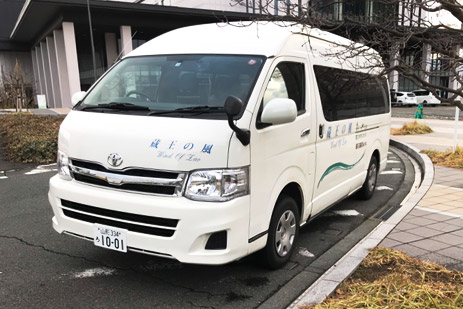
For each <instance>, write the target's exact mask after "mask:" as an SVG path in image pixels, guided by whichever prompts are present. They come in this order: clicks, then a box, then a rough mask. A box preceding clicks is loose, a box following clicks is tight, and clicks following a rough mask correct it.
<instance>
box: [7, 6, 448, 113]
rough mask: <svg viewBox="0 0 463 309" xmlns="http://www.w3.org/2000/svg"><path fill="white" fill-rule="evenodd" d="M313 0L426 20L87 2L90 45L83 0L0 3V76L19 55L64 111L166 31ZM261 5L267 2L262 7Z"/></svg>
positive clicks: (36, 85) (438, 78)
mask: <svg viewBox="0 0 463 309" xmlns="http://www.w3.org/2000/svg"><path fill="white" fill-rule="evenodd" d="M313 3H323V6H322V7H321V9H320V14H326V15H327V16H329V17H330V18H331V19H333V20H342V19H343V17H344V16H351V17H352V16H354V17H355V18H358V19H363V20H373V19H377V18H383V19H388V18H390V17H391V16H394V19H397V22H398V23H402V24H403V25H408V24H407V23H410V22H412V21H413V20H412V19H409V18H405V17H406V16H408V15H410V14H412V13H413V14H414V15H415V16H419V20H418V23H419V22H420V20H428V19H429V16H428V14H427V13H426V12H421V11H419V12H415V11H413V12H412V11H410V10H408V9H407V8H406V7H398V8H391V7H390V6H388V5H386V4H385V3H384V2H382V1H374V0H356V1H334V0H329V1H307V0H285V1H281V0H271V1H269V0H248V1H242V2H241V4H238V3H236V2H233V1H232V0H136V1H132V0H130V1H128V0H127V1H126V0H122V1H101V0H90V1H89V4H90V5H89V6H90V13H91V20H92V33H91V34H92V35H93V42H94V46H93V48H92V44H91V42H92V40H91V37H90V28H89V15H88V13H89V12H88V7H87V1H86V0H26V1H25V2H24V0H0V68H1V69H2V70H1V71H0V74H2V73H1V72H3V74H6V72H9V71H11V70H12V68H13V67H14V65H15V63H16V60H17V61H18V62H20V64H21V66H22V68H23V70H24V72H25V73H26V75H27V76H28V77H29V80H30V84H31V87H32V88H33V89H34V93H35V94H43V95H45V97H46V101H47V105H48V107H51V108H59V107H67V108H69V107H71V102H70V98H71V95H72V94H73V93H75V92H77V91H80V90H87V89H88V88H89V87H90V85H91V84H92V83H93V82H94V81H95V78H98V77H99V76H101V74H103V72H105V71H106V70H107V69H108V68H109V67H110V66H111V65H112V64H113V63H114V62H115V61H117V59H119V58H120V57H121V56H124V55H125V54H127V53H128V52H130V51H131V50H132V49H134V48H136V47H138V46H140V45H141V44H143V43H144V42H146V41H147V40H150V39H151V38H153V37H156V36H158V35H160V34H162V33H164V32H167V31H169V30H172V29H175V28H179V27H184V26H188V25H194V24H201V23H210V22H218V21H225V20H228V21H233V20H248V19H252V18H255V17H257V16H259V14H266V13H270V14H275V15H286V14H296V15H297V14H298V13H299V14H300V13H303V12H302V11H299V12H294V11H293V10H295V7H294V5H299V7H301V8H302V9H299V10H303V8H304V7H305V8H306V7H307V5H309V4H310V5H313ZM265 4H269V6H268V7H266V9H263V5H265ZM391 14H392V15H391ZM411 20H412V21H411ZM92 49H94V53H92ZM422 50H423V52H421V54H420V56H419V59H418V58H417V57H416V53H415V52H414V51H413V50H411V51H410V54H409V55H408V54H407V53H405V54H404V55H405V57H410V60H411V61H421V62H422V63H423V66H432V65H436V68H437V64H438V63H439V59H437V58H438V54H436V53H433V52H432V51H431V50H430V48H428V47H426V46H425V47H424V48H423V49H422ZM93 54H94V57H93ZM433 57H434V58H436V59H434V58H433ZM93 58H94V59H93ZM94 66H95V68H94ZM432 78H434V80H432V82H435V83H439V84H445V83H446V84H447V85H448V84H449V83H451V80H449V76H446V75H445V74H440V75H439V74H436V75H435V76H434V77H432ZM390 83H391V88H394V89H398V90H414V89H416V88H417V87H416V85H414V84H413V83H412V82H411V81H409V80H407V79H406V78H403V77H401V76H399V75H398V74H397V73H392V74H391V76H390Z"/></svg>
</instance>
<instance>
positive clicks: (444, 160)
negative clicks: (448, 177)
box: [421, 147, 463, 169]
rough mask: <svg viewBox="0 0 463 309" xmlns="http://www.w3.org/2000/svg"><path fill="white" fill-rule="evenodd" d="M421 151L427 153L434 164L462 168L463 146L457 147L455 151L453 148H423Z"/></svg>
mask: <svg viewBox="0 0 463 309" xmlns="http://www.w3.org/2000/svg"><path fill="white" fill-rule="evenodd" d="M421 152H423V153H425V154H427V155H428V156H429V158H431V161H432V163H434V164H437V165H441V166H446V167H453V168H461V169H463V147H457V148H456V150H455V152H453V150H447V151H435V150H423V151H421Z"/></svg>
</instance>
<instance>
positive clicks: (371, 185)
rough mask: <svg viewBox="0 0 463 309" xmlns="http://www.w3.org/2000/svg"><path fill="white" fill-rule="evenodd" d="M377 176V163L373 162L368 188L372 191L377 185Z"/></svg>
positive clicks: (369, 171) (369, 173) (369, 172)
mask: <svg viewBox="0 0 463 309" xmlns="http://www.w3.org/2000/svg"><path fill="white" fill-rule="evenodd" d="M376 177H377V173H376V165H375V164H372V165H371V166H370V169H369V170H368V189H369V190H370V191H373V189H374V188H375V185H376Z"/></svg>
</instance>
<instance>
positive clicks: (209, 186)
mask: <svg viewBox="0 0 463 309" xmlns="http://www.w3.org/2000/svg"><path fill="white" fill-rule="evenodd" d="M248 188H249V169H248V168H238V169H223V170H200V171H194V172H192V173H191V174H190V177H189V178H188V183H187V186H186V189H185V197H187V198H189V199H192V200H196V201H210V202H224V201H228V200H231V199H234V198H235V197H238V196H243V195H246V194H248V192H249V189H248Z"/></svg>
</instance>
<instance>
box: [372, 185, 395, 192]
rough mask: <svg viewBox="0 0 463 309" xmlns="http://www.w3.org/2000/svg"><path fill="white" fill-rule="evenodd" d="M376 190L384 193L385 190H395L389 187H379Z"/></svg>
mask: <svg viewBox="0 0 463 309" xmlns="http://www.w3.org/2000/svg"><path fill="white" fill-rule="evenodd" d="M376 190H378V191H384V190H390V191H393V190H394V189H393V188H391V187H388V186H379V187H376Z"/></svg>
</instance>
